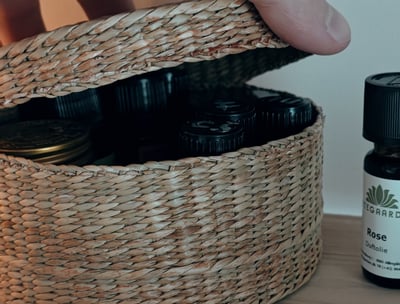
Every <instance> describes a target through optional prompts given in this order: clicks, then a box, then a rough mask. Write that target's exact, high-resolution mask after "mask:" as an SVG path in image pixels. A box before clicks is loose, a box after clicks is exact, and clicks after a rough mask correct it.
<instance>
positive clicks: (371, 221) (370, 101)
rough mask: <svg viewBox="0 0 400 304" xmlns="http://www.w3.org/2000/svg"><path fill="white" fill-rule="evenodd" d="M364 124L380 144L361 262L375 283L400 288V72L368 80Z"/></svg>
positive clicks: (373, 158) (368, 166)
mask: <svg viewBox="0 0 400 304" xmlns="http://www.w3.org/2000/svg"><path fill="white" fill-rule="evenodd" d="M363 124H364V126H363V136H364V138H365V139H367V140H369V141H371V142H372V143H374V148H373V149H372V150H371V151H369V152H368V154H367V155H366V156H365V158H364V194H363V230H362V238H363V242H362V251H361V255H362V259H361V265H362V269H363V273H364V276H365V277H366V278H367V279H368V280H370V281H371V282H373V283H375V284H377V285H380V286H383V287H388V288H400V234H399V230H400V212H399V211H398V210H399V208H400V203H399V202H400V73H385V74H378V75H372V76H369V77H368V78H367V79H366V81H365V93H364V123H363Z"/></svg>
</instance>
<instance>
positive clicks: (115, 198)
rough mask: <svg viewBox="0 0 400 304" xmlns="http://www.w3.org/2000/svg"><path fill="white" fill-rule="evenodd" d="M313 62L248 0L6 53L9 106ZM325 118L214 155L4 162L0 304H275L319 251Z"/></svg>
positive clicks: (92, 29) (1, 78)
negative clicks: (145, 82)
mask: <svg viewBox="0 0 400 304" xmlns="http://www.w3.org/2000/svg"><path fill="white" fill-rule="evenodd" d="M271 47H272V48H275V49H270V48H271ZM276 48H279V49H276ZM306 55H307V54H304V53H302V52H299V51H296V50H294V49H291V48H289V47H286V45H285V44H284V43H282V42H281V41H279V39H277V38H276V37H275V36H274V35H273V34H272V33H271V32H270V31H269V29H268V28H267V27H266V26H265V25H264V23H263V22H262V21H261V20H260V17H259V16H258V14H257V13H256V11H255V10H254V8H253V7H252V6H251V5H250V4H249V3H248V2H247V1H226V0H214V1H211V0H207V1H195V2H188V3H183V4H179V5H169V6H164V7H160V8H155V9H148V10H142V11H136V12H133V13H126V14H120V15H116V16H111V17H108V18H104V19H99V20H94V21H90V22H85V23H82V24H78V25H73V26H69V27H64V28H61V29H58V30H55V31H52V32H49V33H44V34H40V35H38V36H35V37H32V38H29V39H25V40H22V41H20V42H17V43H14V44H11V45H9V46H6V47H3V48H1V49H0V58H1V60H0V62H1V66H0V88H1V89H0V104H1V106H2V107H12V106H15V105H17V104H19V103H23V102H27V101H28V100H29V99H31V98H33V97H38V96H47V97H55V96H60V95H64V94H68V93H70V92H77V91H82V90H84V89H86V88H93V87H99V86H102V85H105V84H109V83H112V82H114V81H116V80H120V79H123V78H127V77H130V76H133V75H137V74H141V73H146V72H149V71H154V70H157V69H161V68H165V67H172V66H177V67H178V68H183V69H187V70H188V71H189V72H190V76H191V78H192V83H193V85H194V86H196V85H198V84H199V83H202V84H204V83H205V84H206V85H207V84H208V85H215V83H216V82H217V83H219V82H222V83H225V84H232V83H243V82H244V81H246V80H248V79H250V78H251V77H253V76H255V75H257V74H259V73H261V72H263V71H265V70H270V69H272V68H276V67H279V66H281V65H284V64H287V63H289V62H292V61H294V60H297V59H300V58H303V57H304V56H306ZM260 63H263V64H265V65H263V66H261V64H260ZM227 70H228V72H226V71H227ZM204 75H208V76H210V77H207V78H204ZM233 79H235V80H233ZM199 80H202V81H199ZM317 111H318V115H317V119H316V122H315V123H314V124H313V125H312V126H310V127H308V128H306V129H305V130H304V131H303V132H301V133H299V134H296V135H293V136H290V137H287V138H284V139H282V140H278V141H273V142H270V143H267V144H265V145H262V146H257V147H250V148H243V149H240V150H239V151H234V152H231V153H226V154H223V155H220V156H215V157H196V158H186V159H181V160H177V161H163V162H149V163H146V164H143V165H130V166H126V167H117V166H113V167H111V166H110V167H109V166H86V167H76V166H54V165H44V164H38V163H35V162H32V161H29V160H26V159H23V158H16V157H12V156H8V155H4V154H0V220H1V222H0V225H1V229H0V299H1V302H2V303H6V304H9V303H12V304H20V303H23V304H27V303H37V304H49V303H78V304H83V303H84V304H88V303H101V304H104V303H112V304H123V303H274V302H276V301H278V300H280V299H282V298H283V297H285V296H286V295H288V294H290V293H292V292H294V291H295V290H297V289H298V288H300V287H301V286H302V285H303V284H305V283H306V282H307V281H308V280H309V279H310V277H311V276H312V274H313V273H314V271H315V270H316V267H317V265H318V262H319V260H320V257H321V229H320V228H321V219H322V195H321V184H322V182H321V178H322V153H323V152H322V131H323V117H322V113H321V109H319V108H317Z"/></svg>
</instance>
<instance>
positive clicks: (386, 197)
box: [366, 185, 399, 209]
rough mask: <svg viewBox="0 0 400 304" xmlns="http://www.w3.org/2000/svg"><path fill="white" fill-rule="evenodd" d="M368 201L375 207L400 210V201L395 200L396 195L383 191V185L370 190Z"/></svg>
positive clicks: (367, 196)
mask: <svg viewBox="0 0 400 304" xmlns="http://www.w3.org/2000/svg"><path fill="white" fill-rule="evenodd" d="M366 201H367V202H368V203H370V204H373V205H375V206H380V207H383V208H391V209H399V207H398V206H397V203H398V201H397V200H396V199H395V198H394V194H389V190H383V189H382V186H381V185H378V187H375V186H372V187H371V188H369V189H368V191H367V195H366Z"/></svg>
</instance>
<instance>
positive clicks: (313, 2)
mask: <svg viewBox="0 0 400 304" xmlns="http://www.w3.org/2000/svg"><path fill="white" fill-rule="evenodd" d="M251 2H253V3H254V5H255V6H256V8H257V9H258V11H259V13H260V15H261V16H262V18H263V19H264V21H265V22H266V23H267V24H268V26H269V27H270V29H271V30H272V31H273V32H274V33H275V34H276V35H278V36H279V37H280V38H281V39H282V40H283V41H285V42H287V43H289V44H290V45H292V46H293V47H295V48H298V49H300V50H303V51H306V52H309V53H314V54H321V55H328V54H335V53H338V52H340V51H342V50H343V49H345V48H346V47H347V46H348V44H349V43H350V38H351V34H350V27H349V24H348V23H347V21H346V19H345V18H344V17H343V16H342V15H341V14H340V13H339V12H338V11H337V10H336V9H335V8H333V7H332V6H331V5H329V3H328V2H326V1H325V0H251Z"/></svg>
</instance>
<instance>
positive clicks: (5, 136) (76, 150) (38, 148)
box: [0, 120, 92, 165]
mask: <svg viewBox="0 0 400 304" xmlns="http://www.w3.org/2000/svg"><path fill="white" fill-rule="evenodd" d="M0 153H5V154H10V155H14V156H20V157H25V158H28V159H32V160H35V161H37V162H42V163H49V164H78V165H83V164H87V163H90V161H91V156H90V155H91V154H92V153H91V142H90V132H89V129H88V128H87V127H86V126H84V125H82V124H80V123H78V122H75V121H69V120H31V121H21V122H17V123H12V124H7V125H4V126H1V127H0Z"/></svg>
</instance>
